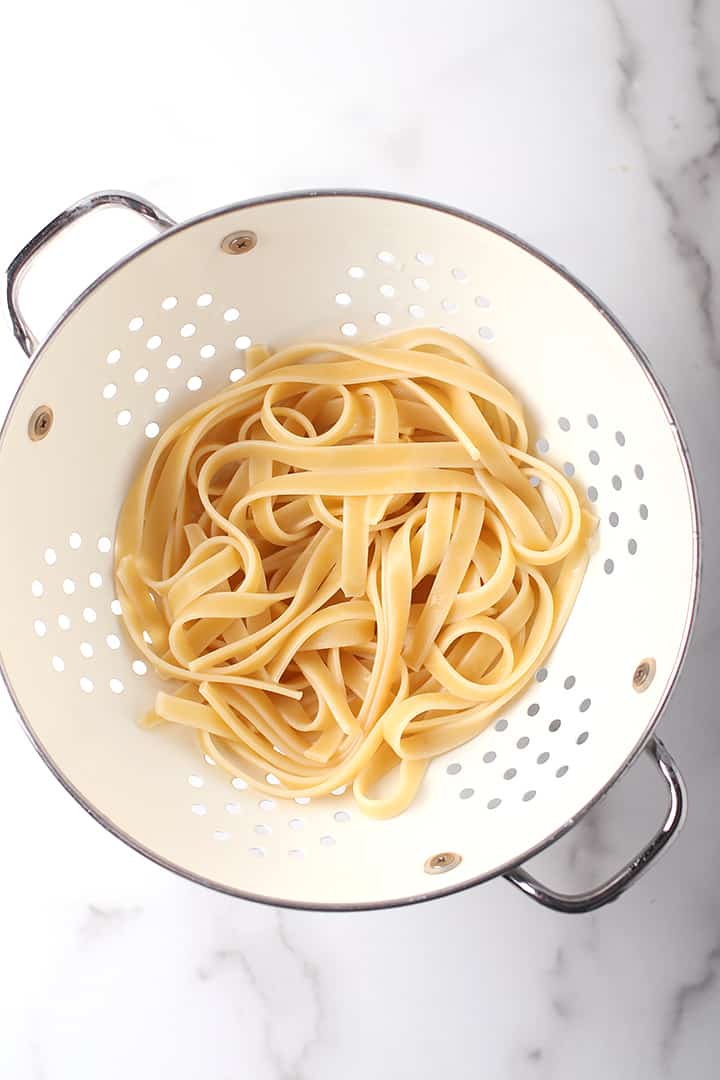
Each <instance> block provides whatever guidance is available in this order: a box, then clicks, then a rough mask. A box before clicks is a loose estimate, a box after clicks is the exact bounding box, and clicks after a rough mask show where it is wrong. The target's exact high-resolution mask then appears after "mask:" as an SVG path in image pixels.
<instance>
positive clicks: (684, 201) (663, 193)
mask: <svg viewBox="0 0 720 1080" xmlns="http://www.w3.org/2000/svg"><path fill="white" fill-rule="evenodd" d="M607 4H608V8H609V10H610V13H611V16H612V20H613V23H614V26H615V29H616V33H617V39H618V55H617V60H616V62H617V67H618V71H619V73H620V83H619V88H618V94H617V101H618V107H619V110H620V112H621V114H622V115H623V116H624V117H625V118H626V119H627V121H628V123H629V124H630V125H631V126H632V128H633V131H634V134H635V137H636V139H637V145H638V146H639V147H640V148H641V150H642V154H643V157H644V160H645V165H646V168H647V171H648V176H649V178H650V181H651V183H652V186H653V188H654V190H655V192H656V194H657V196H658V197H659V198H660V200H661V202H662V204H663V206H664V207H665V211H666V214H667V221H668V226H667V227H668V233H669V236H670V237H671V239H672V241H673V244H674V247H675V250H676V252H677V254H678V256H679V258H680V259H681V260H682V262H683V264H684V265H685V267H686V272H687V274H688V276H689V280H690V281H691V283H692V287H693V290H694V292H695V296H696V301H697V305H698V309H699V313H700V316H701V318H702V324H703V326H704V329H705V350H706V355H707V357H708V359H709V360H710V362H711V363H712V364H713V365H716V366H717V365H718V364H720V352H719V351H718V337H717V310H716V309H717V297H716V295H715V293H716V290H715V273H714V268H713V264H712V259H711V257H710V255H709V253H708V250H707V247H706V245H707V239H708V238H707V237H706V236H705V235H704V232H703V230H702V229H700V228H698V221H697V215H696V213H695V203H696V201H697V199H698V198H700V199H704V198H707V197H708V194H709V185H710V183H711V181H717V180H718V177H719V176H720V173H719V172H718V168H717V167H718V147H719V141H718V140H719V139H720V125H719V117H720V109H719V106H718V100H717V98H716V97H715V95H714V94H713V93H712V92H711V90H710V86H709V73H708V68H707V65H706V62H705V60H704V59H703V58H702V56H700V55H698V53H699V52H700V49H701V42H702V22H703V4H702V0H694V2H693V5H692V9H691V12H690V26H691V32H692V45H693V53H694V56H693V61H694V65H695V68H694V71H695V84H696V85H695V93H696V95H697V97H698V99H699V104H700V107H701V109H702V111H703V113H704V114H705V113H707V114H709V115H708V119H707V120H706V122H705V123H704V124H703V125H702V128H701V131H700V137H699V139H698V140H694V141H693V149H692V151H691V152H690V153H689V155H688V156H686V157H684V158H682V159H681V160H680V161H679V162H678V163H677V165H675V166H673V167H671V168H668V167H667V162H666V161H665V160H664V159H663V155H662V153H659V152H658V150H657V147H656V146H655V144H654V143H653V142H652V141H651V139H650V138H649V136H648V133H647V131H646V127H645V123H644V112H643V110H642V109H641V108H640V107H639V98H640V96H641V94H640V90H639V89H638V83H639V81H640V79H641V77H642V74H643V49H642V46H641V44H640V43H639V42H638V41H637V40H636V38H635V35H634V30H633V27H632V26H631V22H630V19H629V17H628V14H627V13H626V12H625V6H624V5H622V6H621V5H620V4H618V3H617V2H616V0H607ZM696 141H699V142H700V147H699V148H697V147H695V142H696Z"/></svg>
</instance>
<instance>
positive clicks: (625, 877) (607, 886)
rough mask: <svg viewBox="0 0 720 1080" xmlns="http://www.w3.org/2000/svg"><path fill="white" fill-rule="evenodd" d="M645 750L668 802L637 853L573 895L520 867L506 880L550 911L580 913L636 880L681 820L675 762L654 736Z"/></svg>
mask: <svg viewBox="0 0 720 1080" xmlns="http://www.w3.org/2000/svg"><path fill="white" fill-rule="evenodd" d="M646 750H647V752H648V753H649V754H650V755H651V757H652V758H653V761H654V762H655V764H656V765H657V767H658V768H659V770H660V772H661V773H662V776H663V777H664V779H665V782H666V784H667V786H668V793H669V796H670V805H669V807H668V811H667V814H666V815H665V820H664V822H663V823H662V825H661V827H660V829H658V831H657V832H656V833H655V835H654V836H653V838H652V840H650V842H649V843H648V844H647V845H646V846H645V847H644V848H643V850H642V851H641V852H640V854H639V855H636V856H635V858H634V859H632V860H631V861H630V862H629V863H627V865H625V866H623V868H622V869H621V870H619V871H618V872H617V873H616V874H613V876H612V877H611V878H610V879H609V880H608V881H606V882H605V883H604V884H603V885H599V886H598V887H597V888H596V889H588V890H587V892H582V893H577V894H575V895H568V894H566V893H560V892H555V890H554V889H549V888H548V887H547V886H545V885H542V884H541V883H540V882H539V881H538V880H537V878H534V877H533V876H532V875H531V874H528V872H527V871H526V870H523V869H522V867H520V868H518V869H517V870H512V871H511V872H510V873H509V874H505V878H506V879H507V881H510V882H512V884H513V885H517V887H518V889H522V891H523V892H524V893H525V894H526V895H527V896H531V897H532V899H533V900H537V902H538V904H543V905H544V906H545V907H549V908H552V909H553V910H554V911H562V912H564V913H565V914H581V913H584V912H586V911H594V910H595V909H596V908H599V907H602V906H603V904H609V903H610V901H611V900H617V898H618V896H620V894H621V893H623V892H624V891H625V889H627V888H628V887H629V886H630V885H632V884H633V882H634V881H637V879H638V878H639V877H640V875H641V874H644V873H645V871H646V870H647V868H648V867H649V866H650V863H651V862H652V861H653V859H655V858H656V857H657V856H658V855H659V854H660V852H661V851H662V850H663V848H665V847H667V845H668V844H669V843H670V841H671V840H672V839H673V837H674V836H675V834H676V833H677V831H678V829H679V828H680V826H681V825H682V823H683V822H684V820H685V813H686V799H685V784H684V782H683V778H682V776H681V775H680V773H679V772H678V768H677V765H676V764H675V762H674V761H673V759H672V757H671V756H670V754H669V753H668V751H667V750H666V749H665V746H664V745H663V743H662V742H661V741H660V739H658V738H656V737H653V738H652V739H651V740H650V742H649V743H648V744H647V747H646Z"/></svg>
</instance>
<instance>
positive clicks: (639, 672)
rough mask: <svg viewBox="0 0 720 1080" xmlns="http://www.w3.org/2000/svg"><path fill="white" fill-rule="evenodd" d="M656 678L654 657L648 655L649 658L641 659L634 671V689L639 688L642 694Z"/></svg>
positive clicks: (638, 690)
mask: <svg viewBox="0 0 720 1080" xmlns="http://www.w3.org/2000/svg"><path fill="white" fill-rule="evenodd" d="M654 678H655V661H654V660H653V659H652V657H648V659H647V660H641V661H640V663H639V664H638V666H637V667H636V668H635V671H634V673H633V681H632V684H633V690H637V692H638V694H642V692H643V691H644V690H647V688H648V686H649V685H650V683H651V682H652V681H653V679H654Z"/></svg>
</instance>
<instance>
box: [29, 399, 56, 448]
mask: <svg viewBox="0 0 720 1080" xmlns="http://www.w3.org/2000/svg"><path fill="white" fill-rule="evenodd" d="M52 423H53V411H52V409H51V408H50V406H49V405H40V406H39V407H38V408H37V409H36V410H35V412H34V413H33V414H32V416H31V417H30V422H29V424H28V435H29V436H30V438H31V439H32V440H33V442H39V441H40V439H44V438H45V436H46V435H47V434H48V433H49V431H50V428H51V427H52Z"/></svg>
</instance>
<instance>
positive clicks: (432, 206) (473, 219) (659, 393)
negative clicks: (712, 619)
mask: <svg viewBox="0 0 720 1080" xmlns="http://www.w3.org/2000/svg"><path fill="white" fill-rule="evenodd" d="M318 197H319V198H364V199H384V200H387V201H390V202H398V203H405V204H410V205H414V206H420V207H423V208H425V209H427V210H434V211H437V212H439V213H443V214H448V215H450V216H451V217H456V218H460V219H461V220H463V221H467V222H469V223H470V224H472V225H477V226H479V227H480V228H482V229H486V230H488V231H489V232H492V233H495V234H496V235H497V236H500V237H502V238H503V239H505V240H508V241H509V242H510V243H512V244H514V245H515V246H516V247H519V248H520V249H521V250H523V251H525V252H526V253H527V254H529V255H532V256H533V257H534V258H536V259H539V260H540V262H542V263H543V264H544V265H545V266H547V267H548V269H550V270H553V271H554V272H555V273H557V274H559V275H560V277H562V278H563V279H564V280H565V281H567V282H568V284H570V285H571V286H572V287H573V288H574V289H575V290H576V292H578V293H580V295H581V296H582V297H583V298H584V299H585V300H588V301H589V302H590V303H591V304H592V306H593V307H594V308H595V309H596V311H598V312H599V314H601V315H602V316H603V318H604V319H605V320H606V321H607V322H608V323H609V324H610V326H611V327H612V328H613V330H614V331H615V332H616V333H617V334H618V335H619V336H620V338H621V339H622V341H623V342H624V343H625V345H626V346H627V347H628V349H629V350H630V352H631V353H632V355H633V357H634V359H635V361H636V362H637V364H638V365H639V367H640V369H641V370H642V372H643V374H644V375H645V377H646V378H647V381H648V383H649V384H650V387H651V389H652V390H653V391H654V393H655V396H656V397H657V399H658V401H659V402H660V405H661V407H662V409H663V412H664V413H665V417H666V419H667V422H668V424H669V426H670V428H671V430H672V433H673V436H674V438H675V443H676V445H677V449H678V453H679V455H680V459H681V461H682V466H683V472H684V474H685V483H686V489H687V495H688V500H689V502H690V511H691V517H692V522H693V530H692V536H693V550H692V563H693V565H692V595H691V598H690V603H689V605H688V611H687V615H686V618H685V625H684V627H683V632H682V639H681V642H680V646H679V648H678V652H677V656H676V658H675V663H674V666H673V669H672V671H671V673H670V676H669V679H668V683H667V687H666V689H665V693H664V694H663V696H662V698H661V699H660V701H659V702H658V705H657V708H656V709H655V711H654V713H653V715H652V716H651V718H650V720H649V721H648V724H647V726H646V728H645V730H644V731H643V733H642V735H641V736H640V738H639V739H638V741H637V743H636V744H635V747H634V748H633V749H632V750H631V752H630V754H629V755H628V756H627V758H626V759H625V761H624V762H623V763H622V765H620V767H619V768H618V769H617V770H616V771H615V773H614V774H613V775H612V776H611V777H610V779H609V780H608V781H607V783H606V784H605V785H604V786H603V787H602V788H600V789H599V790H598V791H597V792H596V793H595V794H594V795H593V796H592V798H591V799H589V800H588V801H587V802H586V803H585V804H584V805H583V806H582V807H581V808H580V809H579V810H578V811H577V812H576V813H575V814H574V815H573V816H572V817H571V818H570V819H568V820H567V821H566V822H564V823H563V824H562V825H561V826H560V827H559V828H558V829H556V830H555V831H554V832H553V833H551V834H550V835H549V836H546V837H545V838H544V839H543V840H542V841H540V842H539V843H538V844H535V845H534V846H532V847H531V848H528V849H527V850H526V851H524V852H522V853H521V854H519V855H518V856H517V857H515V858H513V859H512V860H509V861H508V862H507V863H505V864H503V865H502V866H500V867H496V868H495V869H494V870H493V871H492V872H490V873H487V874H480V875H478V876H477V877H474V878H471V879H470V880H469V881H462V882H459V883H458V884H456V885H450V886H448V887H446V888H444V889H433V890H432V891H430V892H424V893H418V894H415V895H412V896H403V897H396V898H393V899H391V900H376V901H375V900H371V901H363V902H360V903H354V904H350V903H331V904H321V903H302V902H300V901H296V900H286V899H282V898H276V897H271V896H264V895H261V894H258V893H252V892H246V891H244V890H242V889H235V888H233V887H232V886H230V885H225V884H223V883H221V882H217V881H213V880H211V879H209V878H206V877H203V876H202V875H201V874H196V873H194V872H193V871H192V870H188V869H186V868H185V867H182V866H178V865H177V864H176V863H173V862H171V861H170V860H168V859H166V858H164V856H162V855H160V854H158V853H157V852H154V851H152V850H151V849H150V848H147V847H145V846H144V845H143V844H141V843H140V842H139V841H138V840H136V839H135V838H134V837H132V836H130V835H129V834H128V833H126V832H125V831H124V830H123V829H121V828H120V827H119V826H118V825H116V824H115V822H114V821H112V820H111V819H110V818H109V817H107V816H106V815H105V814H103V813H102V812H101V811H100V810H98V809H97V807H95V806H94V805H93V804H92V803H91V802H89V801H88V800H87V799H86V798H85V796H84V795H83V794H82V792H80V791H79V790H78V789H77V788H76V787H75V785H74V784H73V783H72V781H71V780H70V779H69V778H68V777H67V776H65V774H64V773H63V772H62V771H61V770H60V769H59V768H58V767H57V765H56V764H55V762H54V761H53V759H52V758H51V757H50V755H49V754H48V753H47V751H46V750H45V747H44V746H43V744H42V742H41V741H40V740H39V738H38V737H37V735H36V734H35V732H34V730H33V728H32V725H31V724H30V722H29V720H28V718H27V716H26V715H25V713H24V712H23V710H22V708H21V706H20V703H19V702H18V700H17V698H16V696H15V693H14V690H13V687H12V684H11V682H10V678H9V675H8V672H7V670H6V668H5V663H4V659H3V657H2V654H0V674H1V675H2V678H3V681H4V683H5V686H6V687H7V690H8V693H9V695H10V698H11V700H12V702H13V704H14V706H15V709H16V711H17V714H18V717H19V719H20V722H21V723H22V725H23V727H24V729H25V731H26V733H27V735H28V738H29V739H30V741H31V742H32V744H33V746H34V747H35V749H36V750H37V752H38V754H39V755H40V757H41V758H42V760H43V761H44V762H45V764H46V765H47V767H48V768H49V769H50V771H51V772H52V773H53V775H54V776H55V777H56V779H57V780H59V782H60V783H61V784H62V785H63V787H64V788H65V790H66V791H68V792H69V794H70V795H72V797H73V798H74V799H75V801H76V802H78V803H79V804H80V806H82V807H83V809H84V810H86V811H87V812H88V814H90V816H91V817H92V818H94V819H95V821H97V822H98V823H99V824H100V825H102V826H103V827H104V828H105V829H107V830H108V831H109V832H110V833H112V834H113V835H114V836H116V837H117V838H118V839H119V840H122V841H123V842H124V843H125V844H127V845H128V846H129V847H130V848H132V849H133V850H134V851H137V852H138V854H140V855H144V856H145V857H146V858H148V859H150V860H151V861H152V862H154V863H156V864H157V865H158V866H161V867H163V868H164V869H165V870H170V871H172V872H173V873H175V874H178V875H179V876H180V877H183V878H185V879H186V880H188V881H193V882H195V883H196V884H198V885H204V886H205V887H206V888H209V889H213V890H214V891H215V892H220V893H225V894H226V895H228V896H234V897H237V898H239V899H242V900H250V901H252V902H254V903H259V904H267V905H269V906H271V907H280V908H290V909H295V910H300V911H338V912H347V911H376V910H382V909H383V908H396V907H404V906H406V905H411V904H418V903H423V902H424V901H427V900H435V899H439V898H440V897H443V896H450V895H452V894H453V893H459V892H464V891H465V890H466V889H471V888H474V887H475V886H476V885H481V884H483V882H486V881H491V880H493V878H496V877H501V876H502V875H504V874H506V873H507V872H508V871H510V870H513V869H515V868H517V867H519V866H520V865H522V863H524V862H527V861H528V860H529V859H531V858H533V857H534V856H535V855H539V854H540V853H541V852H542V851H544V850H545V849H546V848H548V847H549V846H550V845H551V844H553V843H555V841H556V840H559V839H560V838H561V837H562V836H564V835H565V833H566V832H568V830H569V829H571V828H572V826H573V825H575V824H576V823H577V822H578V821H579V820H580V818H582V817H584V816H585V814H586V813H587V812H588V810H590V809H591V808H592V807H593V806H595V804H596V803H597V802H599V801H600V799H602V798H603V797H604V796H605V795H606V794H607V792H608V791H609V790H610V788H611V787H612V786H613V784H615V783H616V782H617V780H619V779H620V777H621V776H622V775H623V774H624V773H625V772H626V770H627V769H628V768H629V767H630V766H631V765H632V763H633V762H634V761H635V759H636V758H637V756H638V755H639V753H640V752H641V751H642V750H643V748H644V747H645V745H646V743H647V742H648V740H649V738H650V736H651V735H652V733H653V731H654V729H655V727H656V725H657V723H658V721H659V719H660V717H661V715H662V713H663V712H664V710H665V708H666V706H667V703H668V701H669V699H670V696H671V694H672V692H673V690H674V689H675V686H676V685H677V681H678V677H679V675H680V672H681V670H682V667H683V665H684V663H685V659H686V657H687V652H688V646H689V643H690V638H691V634H692V630H693V626H694V623H695V617H696V614H697V608H698V596H699V590H700V580H701V575H702V538H701V524H700V510H699V503H698V496H697V486H696V482H695V477H694V474H693V468H692V464H691V461H690V455H689V451H688V447H687V444H686V442H685V439H684V438H683V435H682V432H681V431H680V428H679V426H678V422H677V420H676V418H675V415H674V413H673V410H672V407H671V405H670V402H669V399H668V396H667V393H666V391H665V388H664V387H663V386H662V384H661V383H660V381H659V379H658V378H657V376H656V375H655V373H654V372H653V370H652V367H651V365H650V362H649V360H648V358H647V357H646V355H645V353H644V352H643V351H642V349H641V348H640V347H639V346H638V345H637V343H636V342H635V341H634V340H633V338H632V337H631V336H630V334H629V333H628V332H627V330H626V329H625V327H624V326H623V325H622V323H620V322H619V320H618V319H617V318H616V317H615V316H614V315H613V314H612V312H611V311H610V310H609V309H608V308H607V307H606V306H605V304H604V303H603V302H602V301H601V300H600V298H599V297H598V296H596V295H595V293H594V292H593V291H592V290H591V289H589V288H588V287H587V286H586V285H584V284H583V283H582V282H581V281H580V280H579V279H578V278H577V277H575V276H574V275H573V274H571V273H570V271H569V270H567V269H566V268H565V267H564V266H562V265H561V264H560V263H557V262H555V260H554V259H551V258H550V257H549V256H548V255H546V254H545V253H544V252H542V251H540V250H538V248H535V247H533V246H532V245H531V244H528V243H527V242H526V241H525V240H522V239H521V238H520V237H518V236H516V235H515V234H514V233H511V232H509V231H508V230H507V229H503V228H502V227H501V226H499V225H495V224H494V223H493V222H491V221H487V220H486V219H485V218H481V217H478V216H477V215H475V214H470V213H467V212H466V211H464V210H459V209H457V208H455V207H451V206H446V205H445V204H443V203H438V202H433V201H432V200H429V199H421V198H417V197H415V196H410V195H398V194H394V193H392V192H384V191H373V190H363V189H356V188H329V189H322V188H317V189H312V190H301V191H292V192H281V193H279V194H275V195H266V196H261V197H259V198H254V199H246V200H244V201H242V202H238V203H231V204H229V205H227V206H223V207H220V208H219V209H217V210H211V211H209V212H207V213H204V214H199V215H197V216H196V217H193V218H190V219H189V220H188V221H184V222H180V223H179V224H177V225H174V226H172V227H171V228H169V229H167V230H166V231H165V232H163V233H162V234H161V235H160V236H157V237H153V238H151V239H150V240H149V241H147V242H146V243H145V244H142V245H141V246H140V247H138V248H136V249H135V250H134V251H132V252H130V253H129V254H128V255H126V256H124V257H123V258H122V259H120V260H118V261H117V262H116V263H114V264H113V265H112V266H110V267H109V268H108V269H107V270H105V271H104V272H103V273H102V274H101V275H100V276H99V277H98V278H96V279H95V281H93V282H92V283H91V284H90V285H89V286H88V287H87V288H86V289H84V290H83V292H82V293H80V295H79V296H78V297H77V298H76V299H75V300H74V301H73V303H72V304H70V305H69V307H68V308H67V309H66V310H65V311H64V312H63V314H62V315H61V316H60V317H59V318H58V320H57V321H56V322H55V323H54V324H53V326H52V327H51V329H50V331H49V332H48V334H47V336H46V337H45V338H44V340H43V341H42V343H41V344H40V346H39V347H38V349H37V350H36V352H35V354H34V355H33V358H32V361H31V363H30V365H29V367H28V369H27V370H26V372H25V375H24V376H23V378H22V380H21V382H20V385H19V386H18V389H17V391H16V393H15V395H14V397H13V399H12V402H11V404H10V407H9V409H8V411H7V415H6V417H5V420H4V421H3V425H2V429H1V430H0V450H1V449H2V444H3V442H4V439H5V435H6V432H7V429H8V427H9V425H10V423H11V421H12V418H13V415H14V413H15V408H16V406H17V404H18V399H19V397H20V394H21V393H22V390H23V387H24V385H25V382H26V380H27V378H28V376H29V374H30V372H31V371H32V369H33V368H34V367H35V365H36V363H37V362H38V360H39V358H40V356H41V355H42V353H43V352H44V350H45V349H46V348H47V346H48V345H49V344H50V342H51V341H52V340H53V338H54V337H55V334H56V333H57V332H58V330H59V329H60V327H61V326H62V325H63V323H64V322H65V321H66V319H67V318H68V317H69V316H70V315H71V314H72V313H73V312H74V311H76V310H77V308H78V307H79V306H80V305H81V304H82V303H83V302H84V301H85V299H86V298H87V297H88V296H89V295H90V293H92V292H93V291H94V290H95V289H96V288H97V287H98V286H99V285H100V284H102V283H103V282H104V281H106V280H107V279H108V278H109V277H110V276H111V275H112V274H114V273H115V271H116V270H119V269H120V268H121V267H124V266H126V265H127V264H128V263H130V262H132V261H133V259H136V258H137V257H138V256H139V255H141V254H143V253H144V252H145V251H147V250H148V248H150V247H153V246H155V245H156V244H161V243H163V241H164V240H165V239H167V238H168V237H169V236H173V235H175V234H176V233H179V232H182V231H183V230H185V229H190V228H192V227H193V226H194V225H197V224H199V223H200V222H204V221H211V220H213V219H214V218H220V217H223V216H224V215H226V214H228V213H232V212H234V211H237V210H244V209H248V208H250V207H254V206H265V205H268V204H270V203H276V202H290V201H293V200H299V199H313V198H318Z"/></svg>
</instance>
